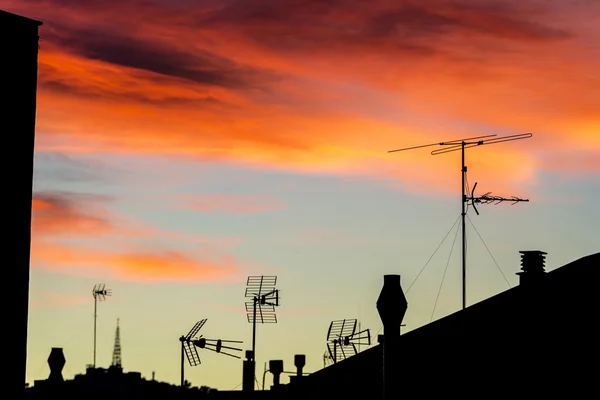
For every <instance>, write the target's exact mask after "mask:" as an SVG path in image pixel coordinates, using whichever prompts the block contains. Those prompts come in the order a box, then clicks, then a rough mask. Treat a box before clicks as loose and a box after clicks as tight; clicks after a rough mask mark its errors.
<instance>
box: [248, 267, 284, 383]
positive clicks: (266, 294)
mask: <svg viewBox="0 0 600 400" xmlns="http://www.w3.org/2000/svg"><path fill="white" fill-rule="evenodd" d="M276 284H277V277H276V276H265V275H260V276H249V277H248V281H247V282H246V294H245V296H246V298H251V299H252V300H251V301H247V302H246V313H247V317H248V322H250V323H251V324H252V361H253V365H254V368H256V324H257V323H259V324H276V323H277V315H276V314H275V307H278V306H279V290H278V289H276V288H275V285H276ZM254 375H255V378H256V371H255V373H254Z"/></svg>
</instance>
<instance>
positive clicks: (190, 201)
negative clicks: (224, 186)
mask: <svg viewBox="0 0 600 400" xmlns="http://www.w3.org/2000/svg"><path fill="white" fill-rule="evenodd" d="M178 198H179V199H180V201H181V202H183V203H184V204H185V205H186V207H188V208H189V209H192V210H195V211H219V212H227V213H234V214H242V213H260V212H268V211H276V210H281V209H283V208H284V206H283V204H282V203H281V202H279V201H278V200H277V199H274V198H271V197H266V196H256V195H243V194H222V193H217V194H198V195H182V196H178Z"/></svg>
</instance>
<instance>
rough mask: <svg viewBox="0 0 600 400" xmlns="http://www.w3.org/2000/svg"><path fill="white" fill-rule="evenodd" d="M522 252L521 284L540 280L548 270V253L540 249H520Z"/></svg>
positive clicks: (519, 273) (529, 283) (518, 273)
mask: <svg viewBox="0 0 600 400" xmlns="http://www.w3.org/2000/svg"><path fill="white" fill-rule="evenodd" d="M519 253H521V272H517V275H519V285H531V284H533V283H536V282H539V281H540V280H541V279H542V278H543V277H544V275H546V271H545V270H544V267H545V262H546V254H548V253H545V252H543V251H539V250H528V251H520V252H519Z"/></svg>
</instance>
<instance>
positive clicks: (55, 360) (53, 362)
mask: <svg viewBox="0 0 600 400" xmlns="http://www.w3.org/2000/svg"><path fill="white" fill-rule="evenodd" d="M65 361H66V360H65V355H64V353H63V349H62V347H53V348H52V350H51V351H50V356H49V357H48V366H49V367H50V376H49V377H48V380H49V381H52V382H63V381H64V378H63V376H62V369H63V367H64V366H65Z"/></svg>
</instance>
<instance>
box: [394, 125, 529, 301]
mask: <svg viewBox="0 0 600 400" xmlns="http://www.w3.org/2000/svg"><path fill="white" fill-rule="evenodd" d="M497 136H498V135H484V136H476V137H471V138H464V139H457V140H450V141H448V142H439V143H431V144H425V145H421V146H413V147H406V148H403V149H396V150H389V151H388V153H394V152H400V151H406V150H414V149H421V148H424V147H431V146H448V147H446V148H444V149H437V150H433V151H432V152H431V155H433V156H436V155H439V154H444V153H450V152H452V151H458V150H460V151H461V160H462V162H461V174H462V188H461V214H460V215H461V218H462V308H463V309H465V308H466V307H467V233H466V221H465V218H466V215H467V210H466V206H467V205H472V206H473V209H475V212H476V213H477V215H479V211H477V208H476V206H475V204H487V203H496V204H497V203H501V202H504V201H512V202H513V204H515V203H519V202H526V201H529V200H526V199H521V198H518V197H511V198H506V197H500V196H491V192H490V193H486V194H484V195H483V196H479V197H475V195H474V193H475V187H476V186H477V182H476V183H475V185H474V186H473V190H472V191H471V196H470V197H469V196H468V195H467V193H466V192H467V188H466V185H465V183H466V177H467V166H466V165H465V149H469V148H471V147H476V146H484V145H488V144H496V143H503V142H510V141H513V140H520V139H528V138H530V137H532V136H533V134H532V133H520V134H516V135H509V136H501V137H497Z"/></svg>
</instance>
